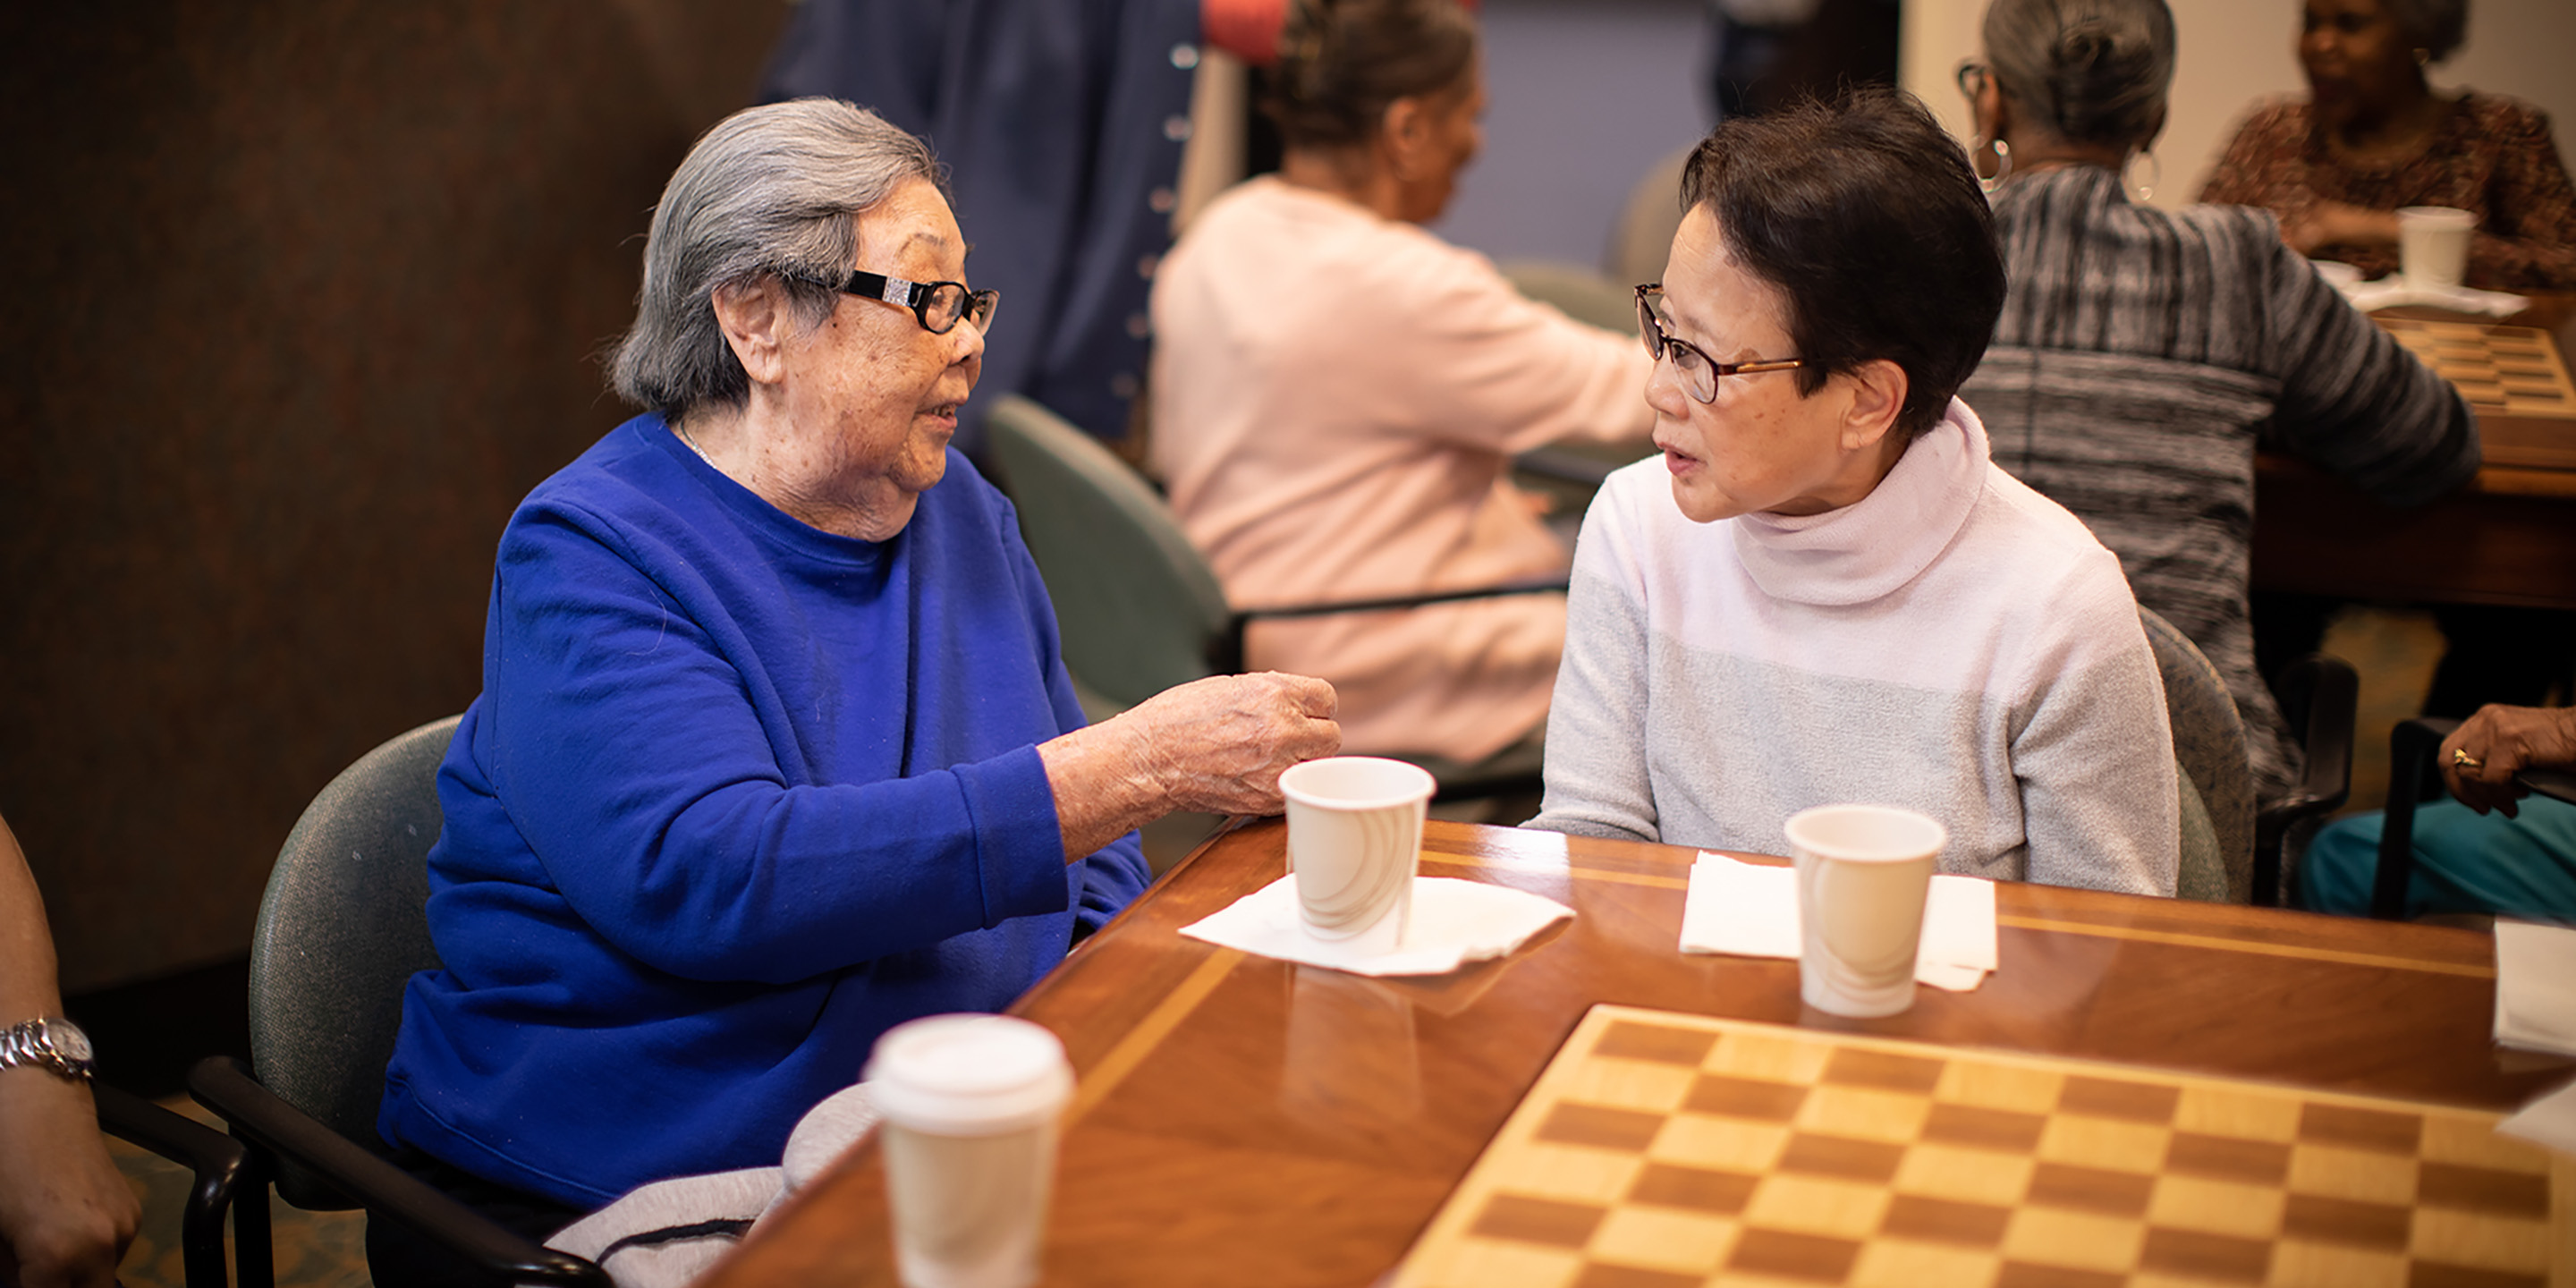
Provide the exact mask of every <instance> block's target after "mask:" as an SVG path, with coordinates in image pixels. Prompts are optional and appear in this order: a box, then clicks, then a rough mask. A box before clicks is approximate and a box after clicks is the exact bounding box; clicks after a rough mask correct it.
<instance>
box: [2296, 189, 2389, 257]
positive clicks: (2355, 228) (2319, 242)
mask: <svg viewBox="0 0 2576 1288" xmlns="http://www.w3.org/2000/svg"><path fill="white" fill-rule="evenodd" d="M2281 240H2282V241H2284V242H2287V243H2289V246H2290V249H2292V250H2294V251H2297V252H2299V253H2300V254H2302V255H2314V254H2316V253H2317V251H2318V249H2319V248H2321V247H2326V246H2394V245H2396V244H2397V216H2396V215H2395V214H2394V213H2392V212H2390V211H2386V210H2365V209H2363V208H2361V207H2360V206H2350V205H2345V204H2344V203H2343V202H2340V201H2317V202H2312V203H2310V204H2309V206H2308V208H2307V209H2305V210H2301V211H2298V212H2297V213H2295V214H2292V215H2291V216H2290V217H2289V218H2288V219H2285V220H2283V221H2281Z"/></svg>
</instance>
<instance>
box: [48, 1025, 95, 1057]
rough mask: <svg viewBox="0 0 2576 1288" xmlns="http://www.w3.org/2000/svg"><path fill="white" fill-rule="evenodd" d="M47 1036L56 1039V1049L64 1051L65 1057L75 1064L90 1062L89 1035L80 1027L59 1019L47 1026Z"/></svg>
mask: <svg viewBox="0 0 2576 1288" xmlns="http://www.w3.org/2000/svg"><path fill="white" fill-rule="evenodd" d="M45 1036H47V1037H49V1038H52V1039H53V1040H54V1049H55V1050H57V1051H60V1052H62V1053H63V1058H64V1059H66V1060H69V1061H71V1062H72V1063H74V1064H86V1063H88V1062H89V1059H90V1049H89V1035H88V1034H86V1033H83V1032H81V1031H80V1030H79V1029H78V1028H75V1027H73V1026H72V1025H71V1024H69V1023H65V1022H59V1021H58V1022H55V1023H51V1024H47V1025H46V1026H45Z"/></svg>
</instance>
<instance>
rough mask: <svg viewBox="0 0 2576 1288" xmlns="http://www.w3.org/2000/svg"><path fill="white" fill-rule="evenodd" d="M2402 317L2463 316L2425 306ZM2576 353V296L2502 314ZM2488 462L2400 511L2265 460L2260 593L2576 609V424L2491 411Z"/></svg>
mask: <svg viewBox="0 0 2576 1288" xmlns="http://www.w3.org/2000/svg"><path fill="white" fill-rule="evenodd" d="M2388 313H2389V314H2390V315H2391V316H2396V317H2414V318H2429V319H2435V320H2453V321H2458V320H2479V321H2483V320H2488V319H2463V318H2462V317H2461V316H2460V315H2458V314H2450V313H2442V312H2437V311H2431V310H2423V309H2391V310H2388ZM2502 321H2503V322H2504V323H2506V324H2508V325H2513V326H2528V327H2538V328H2540V329H2542V330H2544V331H2547V332H2549V333H2550V334H2551V336H2552V338H2553V339H2554V341H2555V342H2556V344H2557V345H2558V351H2559V354H2560V356H2561V357H2562V358H2564V357H2565V356H2566V355H2567V354H2568V352H2569V351H2570V349H2571V346H2576V296H2567V295H2542V296H2535V297H2533V299H2532V306H2531V307H2530V308H2529V309H2526V310H2525V311H2524V312H2522V313H2520V314H2517V315H2515V316H2513V317H2510V318H2505V319H2502ZM2478 434H2479V440H2480V444H2481V446H2482V447H2483V449H2484V452H2485V464H2484V465H2483V466H2482V467H2481V468H2480V469H2479V470H2478V474H2477V477H2476V478H2475V479H2474V480H2473V481H2472V482H2470V483H2469V484H2468V485H2467V486H2465V487H2463V488H2461V489H2459V490H2458V491H2455V492H2453V493H2451V494H2450V495H2448V496H2445V497H2442V498H2441V499H2439V500H2436V501H2433V502H2432V503H2430V504H2427V505H2422V506H2417V507H2415V508H2412V509H2404V510H2400V509H2393V508H2391V507H2388V506H2385V505H2381V504H2379V503H2378V502H2375V501H2373V500H2371V499H2370V498H2369V497H2367V496H2364V495H2363V494H2362V493H2361V492H2360V491H2359V490H2358V489H2356V488H2354V487H2353V486H2352V485H2350V484H2348V483H2345V482H2344V481H2343V480H2341V479H2338V478H2334V477H2332V476H2330V475H2328V474H2326V473H2324V472H2323V471H2321V470H2318V469H2315V468H2313V467H2311V466H2308V465H2306V464H2304V463H2302V462H2300V461H2296V460H2292V459H2290V458H2288V457H2282V456H2274V455H2269V454H2266V455H2263V456H2259V457H2257V458H2256V460H2255V481H2254V491H2255V502H2254V563H2253V582H2254V585H2255V587H2256V588H2257V589H2261V590H2282V591H2298V592H2303V593H2307V594H2319V595H2336V596H2342V597H2347V598H2355V599H2391V600H2406V601H2412V602H2429V603H2470V604H2505V605H2521V606H2527V607H2547V608H2576V420H2567V419H2560V418H2554V417H2541V416H2507V415H2498V414H2488V413H2481V414H2480V415H2479V418H2478Z"/></svg>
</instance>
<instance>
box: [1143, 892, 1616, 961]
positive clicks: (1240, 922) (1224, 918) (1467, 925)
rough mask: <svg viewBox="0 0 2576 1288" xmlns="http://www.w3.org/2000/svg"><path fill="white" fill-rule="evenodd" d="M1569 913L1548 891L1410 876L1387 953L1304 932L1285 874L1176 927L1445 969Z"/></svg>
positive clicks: (1275, 951) (1287, 955) (1269, 949)
mask: <svg viewBox="0 0 2576 1288" xmlns="http://www.w3.org/2000/svg"><path fill="white" fill-rule="evenodd" d="M1573 915H1574V909H1572V908H1568V907H1566V906H1565V905H1564V904H1561V903H1558V902H1557V901H1556V900H1554V899H1550V898H1548V897H1547V896H1545V895H1536V894H1531V893H1530V892H1528V891H1526V890H1515V889H1512V888H1511V887H1510V886H1498V885H1487V884H1485V883H1484V882H1482V881H1458V880H1452V879H1451V878H1448V877H1415V878H1414V879H1413V921H1412V923H1411V924H1410V925H1408V926H1406V927H1405V932H1404V946H1403V947H1401V948H1398V949H1396V950H1395V951H1394V952H1391V953H1374V954H1372V953H1363V952H1358V951H1355V950H1354V949H1353V948H1352V947H1351V945H1349V944H1348V943H1344V942H1337V941H1333V940H1327V939H1317V938H1315V937H1314V936H1312V935H1309V934H1307V933H1306V929H1305V927H1304V926H1302V925H1300V924H1299V923H1298V920H1297V886H1296V878H1295V877H1293V876H1291V877H1281V878H1279V879H1278V880H1276V881H1273V882H1271V883H1270V884H1268V885H1266V886H1263V887H1261V888H1260V889H1258V890H1255V891H1253V892H1252V893H1250V894H1248V895H1245V896H1243V897H1242V898H1240V899H1237V900H1235V901H1234V902H1233V903H1232V904H1231V905H1228V906H1227V907H1224V908H1221V909H1219V910H1217V911H1216V912H1213V913H1210V914H1209V915H1207V916H1205V917H1202V918H1200V919H1199V920H1198V921H1195V922H1193V923H1191V924H1189V925H1187V926H1183V927H1181V933H1182V934H1184V935H1188V936H1189V937H1190V938H1192V939H1203V940H1206V941H1207V942H1209V943H1211V944H1222V945H1224V946H1225V947H1228V948H1239V949H1242V950H1243V951H1245V952H1247V953H1253V954H1256V955H1259V956H1262V957H1276V958H1278V959H1279V960H1281V961H1291V962H1304V963H1306V964H1307V965H1309V966H1328V967H1331V968H1332V969H1334V970H1341V971H1349V972H1350V973H1352V974H1354V975H1446V974H1448V973H1449V972H1450V971H1453V970H1456V969H1458V968H1459V967H1460V966H1463V965H1465V964H1467V963H1468V962H1478V961H1483V960H1485V959H1486V958H1488V957H1500V956H1502V955H1503V954H1505V953H1508V952H1510V951H1511V950H1513V949H1515V948H1518V947H1520V946H1521V945H1522V944H1525V943H1528V942H1529V938H1530V936H1532V935H1535V934H1537V933H1538V932H1540V931H1542V930H1545V929H1547V928H1548V927H1549V926H1552V925H1554V924H1556V923H1557V922H1559V921H1561V920H1564V919H1565V918H1567V917H1571V916H1573Z"/></svg>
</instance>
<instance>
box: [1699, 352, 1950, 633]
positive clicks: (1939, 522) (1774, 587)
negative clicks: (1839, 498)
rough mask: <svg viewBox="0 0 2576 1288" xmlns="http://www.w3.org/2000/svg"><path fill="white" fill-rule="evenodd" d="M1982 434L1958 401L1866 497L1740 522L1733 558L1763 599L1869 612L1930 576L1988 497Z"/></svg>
mask: <svg viewBox="0 0 2576 1288" xmlns="http://www.w3.org/2000/svg"><path fill="white" fill-rule="evenodd" d="M1986 459H1987V447H1986V427H1985V426H1984V425H1982V424H1980V423H1978V421H1977V414H1976V413H1975V412H1973V411H1970V410H1968V404H1966V403H1963V402H1961V401H1959V400H1958V399H1956V398H1953V399H1951V400H1950V409H1949V410H1948V411H1946V412H1944V413H1943V414H1942V416H1941V421H1940V423H1939V424H1937V425H1934V426H1933V427H1932V428H1931V429H1930V430H1929V431H1927V432H1925V433H1924V435H1923V436H1922V437H1921V438H1918V439H1915V440H1914V442H1913V443H1911V444H1909V445H1908V446H1907V447H1906V449H1905V454H1904V455H1903V456H1900V457H1898V458H1896V467H1895V468H1894V469H1891V470H1889V471H1888V472H1887V477H1886V478H1883V479H1880V480H1879V482H1878V486H1877V487H1876V488H1875V489H1873V490H1871V492H1870V494H1869V495H1868V496H1865V497H1862V498H1861V499H1860V500H1858V501H1856V502H1854V503H1852V504H1850V505H1847V506H1844V507H1843V508H1841V509H1839V510H1827V511H1825V512H1824V513H1823V514H1809V515H1800V516H1794V517H1793V516H1786V515H1776V514H1747V515H1743V516H1740V517H1738V518H1737V519H1735V520H1734V526H1735V553H1736V558H1738V559H1739V560H1741V561H1743V564H1744V570H1745V572H1746V573H1747V574H1749V575H1750V576H1751V577H1752V578H1753V583H1754V584H1755V585H1756V586H1759V587H1761V588H1762V593H1764V594H1766V595H1769V596H1771V597H1773V598H1775V599H1785V600H1788V601H1789V602H1791V603H1797V604H1815V605H1820V606H1827V607H1839V606H1844V605H1850V604H1865V603H1868V602H1869V601H1871V600H1874V599H1878V598H1880V597H1882V596H1884V595H1886V594H1888V593H1889V592H1891V591H1894V590H1895V589H1897V588H1898V587H1900V586H1903V585H1904V584H1905V583H1907V582H1909V581H1912V580H1914V578H1915V576H1916V575H1917V574H1919V573H1921V572H1922V571H1923V570H1924V569H1925V568H1927V567H1930V566H1931V564H1932V561H1933V559H1935V558H1937V557H1939V555H1940V553H1941V551H1942V550H1943V549H1945V548H1947V547H1948V546H1949V544H1950V540H1951V538H1953V537H1956V536H1957V535H1958V534H1959V528H1960V527H1961V525H1963V524H1965V523H1966V522H1967V521H1968V512H1969V511H1970V510H1972V509H1974V508H1976V504H1977V498H1978V497H1980V496H1982V495H1984V494H1985V486H1986Z"/></svg>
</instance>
